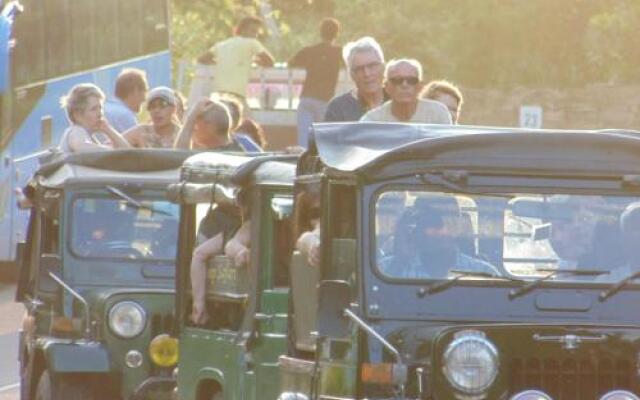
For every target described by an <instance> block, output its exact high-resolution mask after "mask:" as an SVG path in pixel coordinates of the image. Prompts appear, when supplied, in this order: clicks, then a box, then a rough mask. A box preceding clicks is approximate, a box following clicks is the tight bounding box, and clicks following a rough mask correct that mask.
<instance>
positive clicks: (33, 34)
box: [11, 0, 46, 87]
mask: <svg viewBox="0 0 640 400" xmlns="http://www.w3.org/2000/svg"><path fill="white" fill-rule="evenodd" d="M22 4H23V5H24V12H23V13H22V14H21V15H20V16H19V17H18V18H16V21H15V25H14V28H13V38H14V40H15V47H14V48H13V50H12V56H11V57H12V65H11V72H12V76H13V78H12V79H13V84H14V85H15V86H16V87H20V86H23V85H26V84H28V83H31V82H37V81H40V80H43V79H44V78H45V76H46V64H45V36H44V34H45V26H46V25H45V24H46V21H45V18H44V9H43V7H42V6H41V2H39V1H34V0H26V1H23V2H22Z"/></svg>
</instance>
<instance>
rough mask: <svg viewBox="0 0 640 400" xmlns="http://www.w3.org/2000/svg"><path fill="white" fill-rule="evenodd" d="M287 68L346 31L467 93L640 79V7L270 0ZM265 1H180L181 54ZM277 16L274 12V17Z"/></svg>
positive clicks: (536, 0) (277, 49)
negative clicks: (321, 30) (328, 29)
mask: <svg viewBox="0 0 640 400" xmlns="http://www.w3.org/2000/svg"><path fill="white" fill-rule="evenodd" d="M267 4H269V5H270V11H269V13H268V15H267V17H268V18H269V19H270V20H271V21H272V22H275V25H273V26H276V27H277V31H278V34H277V35H272V36H271V38H270V39H269V40H268V41H267V44H268V46H269V48H270V49H272V51H273V52H274V54H275V55H276V57H277V58H278V59H279V60H282V61H286V60H288V59H289V58H290V57H291V55H292V54H293V53H294V52H295V51H296V50H297V49H299V48H300V47H302V46H304V45H307V44H310V43H313V42H315V41H317V40H318V33H317V30H318V29H317V26H318V22H319V21H320V20H321V19H322V18H323V17H326V16H333V17H336V18H338V19H339V20H340V21H341V22H342V28H343V29H342V33H341V38H340V39H341V42H346V41H349V40H353V39H355V38H357V37H360V36H364V35H370V36H373V37H375V38H376V39H377V40H378V41H380V43H381V44H382V45H383V48H384V49H385V53H386V56H387V58H394V57H412V58H417V59H418V60H420V61H421V62H422V63H423V65H424V67H425V72H426V76H427V78H447V79H450V80H452V81H455V82H458V83H460V84H463V85H466V86H475V87H495V86H498V87H513V86H536V87H540V86H549V87H570V86H580V85H583V84H585V83H590V82H613V83H615V82H621V83H624V82H630V81H637V80H638V79H639V78H640V68H638V67H637V66H636V65H635V64H636V63H637V60H639V59H640V35H638V34H637V27H638V26H640V2H639V1H638V0H566V1H558V0H455V1H452V0H402V1H396V2H389V1H388V0H271V1H270V2H268V3H267ZM264 5H265V1H264V0H263V1H262V2H260V0H245V1H237V0H235V1H234V0H174V1H173V11H174V13H173V27H172V32H173V51H174V56H175V57H177V58H193V57H195V56H196V55H197V54H199V53H200V52H201V51H202V50H204V49H205V48H207V47H208V46H210V45H211V44H212V43H213V42H215V41H216V40H219V39H221V38H223V37H226V36H228V35H229V34H230V31H231V27H232V25H233V24H234V23H235V22H236V20H237V18H238V17H239V16H241V15H244V14H251V13H261V12H262V13H263V14H264V12H265V7H264ZM266 9H267V10H269V8H266Z"/></svg>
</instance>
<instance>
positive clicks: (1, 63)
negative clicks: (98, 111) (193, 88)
mask: <svg viewBox="0 0 640 400" xmlns="http://www.w3.org/2000/svg"><path fill="white" fill-rule="evenodd" d="M0 9H2V16H1V17H0V40H1V42H0V271H2V270H5V272H6V269H5V268H6V267H7V266H9V265H12V264H15V259H16V255H17V251H16V246H17V244H18V243H19V242H21V241H24V235H25V231H26V218H27V214H26V212H24V211H19V210H18V209H17V207H16V205H15V202H16V198H15V197H16V195H15V192H14V191H15V189H16V188H20V187H22V186H23V185H24V184H25V183H26V182H27V180H28V179H29V177H30V176H31V174H32V173H33V172H34V171H35V169H36V167H37V165H38V157H37V156H35V155H37V154H38V153H39V152H42V151H43V150H46V149H48V148H50V147H55V146H57V145H58V142H59V141H60V137H61V135H62V133H63V132H64V130H65V128H66V127H67V126H68V121H67V118H66V116H65V113H64V111H63V110H62V109H61V108H60V98H61V96H63V95H64V94H66V93H67V92H68V91H69V89H70V88H71V87H72V86H73V85H75V84H77V83H81V82H93V83H95V84H97V85H98V86H100V87H101V88H102V89H103V91H104V92H105V93H106V94H107V96H113V90H114V85H115V79H116V77H117V75H118V74H119V73H120V72H121V71H122V69H123V68H129V67H134V68H139V69H143V70H145V71H146V72H147V77H148V80H149V85H150V86H152V87H153V86H157V85H167V86H170V84H171V56H170V53H169V10H168V1H167V0H81V1H78V0H45V1H43V0H20V2H18V1H6V0H5V1H4V2H3V1H2V0H0ZM2 267H4V268H2Z"/></svg>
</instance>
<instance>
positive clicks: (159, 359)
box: [16, 150, 192, 400]
mask: <svg viewBox="0 0 640 400" xmlns="http://www.w3.org/2000/svg"><path fill="white" fill-rule="evenodd" d="M191 154H192V153H191V152H176V151H173V150H122V151H109V152H100V153H89V154H77V155H71V156H68V157H66V158H64V159H62V160H60V161H57V162H52V163H49V164H46V165H44V166H43V167H41V168H40V170H39V171H38V172H37V173H36V175H35V176H34V178H33V180H32V184H31V189H33V191H32V199H31V200H32V202H33V207H32V208H31V216H30V223H29V231H28V232H29V234H28V238H27V242H26V246H25V249H24V251H25V253H24V256H23V264H22V267H21V276H20V280H19V283H18V291H17V296H16V297H17V300H18V301H21V302H23V303H24V304H25V306H26V309H27V315H26V316H25V319H24V323H23V327H22V331H21V335H20V366H21V391H22V393H21V398H22V399H38V400H40V399H43V400H45V399H59V400H63V399H64V400H67V399H143V398H147V399H151V398H153V399H159V398H168V397H169V396H170V394H171V391H172V389H173V385H174V379H172V376H171V368H172V367H173V366H174V364H175V363H176V362H177V360H176V359H175V357H177V352H176V351H177V344H176V343H175V339H172V338H170V337H168V335H167V334H169V333H171V330H172V329H173V324H174V316H173V313H174V280H175V253H176V243H177V232H178V219H179V215H178V211H179V210H178V207H177V206H176V205H175V204H172V203H171V202H169V201H168V200H167V199H166V197H165V194H166V187H167V186H168V185H169V184H171V183H175V182H177V181H178V178H179V167H180V165H181V164H182V162H183V161H184V159H185V158H187V157H188V156H189V155H191ZM154 339H155V340H154ZM152 341H153V345H152Z"/></svg>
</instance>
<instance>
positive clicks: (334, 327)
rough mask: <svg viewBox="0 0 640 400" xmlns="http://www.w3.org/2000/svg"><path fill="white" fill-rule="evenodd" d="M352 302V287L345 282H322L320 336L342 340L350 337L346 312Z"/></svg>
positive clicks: (319, 306)
mask: <svg viewBox="0 0 640 400" xmlns="http://www.w3.org/2000/svg"><path fill="white" fill-rule="evenodd" d="M350 302H351V287H350V286H349V284H348V283H347V282H345V281H322V282H321V283H320V286H319V287H318V320H317V321H318V326H317V328H318V335H319V336H320V337H329V338H333V339H342V338H345V337H347V336H348V335H349V319H348V318H347V317H346V316H345V313H344V312H345V310H346V309H348V308H349V306H350Z"/></svg>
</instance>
